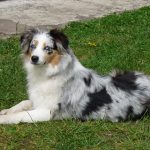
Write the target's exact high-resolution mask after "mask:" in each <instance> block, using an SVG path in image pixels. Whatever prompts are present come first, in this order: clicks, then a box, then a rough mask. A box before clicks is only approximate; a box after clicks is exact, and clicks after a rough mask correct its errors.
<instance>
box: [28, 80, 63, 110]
mask: <svg viewBox="0 0 150 150" xmlns="http://www.w3.org/2000/svg"><path fill="white" fill-rule="evenodd" d="M62 86H63V82H62V81H60V80H45V81H42V82H36V83H35V84H34V85H32V84H30V85H29V90H28V92H29V97H30V100H31V101H32V102H33V106H34V108H41V107H44V108H52V107H56V105H57V104H58V103H59V100H60V96H61V94H62Z"/></svg>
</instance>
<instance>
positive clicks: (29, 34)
mask: <svg viewBox="0 0 150 150" xmlns="http://www.w3.org/2000/svg"><path fill="white" fill-rule="evenodd" d="M37 32H38V30H37V29H29V30H27V31H26V32H25V33H24V34H23V35H22V36H21V37H20V43H21V48H22V50H23V52H24V53H27V52H28V50H29V46H30V43H31V41H32V39H33V36H34V35H35V34H36V33H37Z"/></svg>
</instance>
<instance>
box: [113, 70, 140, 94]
mask: <svg viewBox="0 0 150 150" xmlns="http://www.w3.org/2000/svg"><path fill="white" fill-rule="evenodd" d="M136 79H137V76H136V75H135V73H134V72H126V71H125V72H124V73H117V74H116V76H115V77H112V82H113V84H114V85H115V87H116V88H119V89H121V90H124V91H127V92H131V91H132V90H136V89H137V85H136V83H135V81H136Z"/></svg>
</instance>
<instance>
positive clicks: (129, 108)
mask: <svg viewBox="0 0 150 150" xmlns="http://www.w3.org/2000/svg"><path fill="white" fill-rule="evenodd" d="M133 113H134V111H133V107H132V106H128V108H127V114H126V120H130V119H132V117H133Z"/></svg>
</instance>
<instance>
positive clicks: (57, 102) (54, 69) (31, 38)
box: [0, 29, 150, 124]
mask: <svg viewBox="0 0 150 150" xmlns="http://www.w3.org/2000/svg"><path fill="white" fill-rule="evenodd" d="M20 42H21V48H22V55H23V62H24V68H25V70H26V72H27V82H28V84H27V87H28V95H29V100H24V101H22V102H20V103H19V104H17V105H15V106H13V107H12V108H10V109H5V110H2V111H1V112H0V124H17V123H20V122H28V123H34V122H38V121H49V120H52V119H54V120H56V119H68V118H76V119H80V120H82V121H86V120H90V119H92V120H93V119H103V120H110V121H112V122H118V121H126V120H130V119H137V118H139V117H142V116H143V115H144V114H145V113H147V112H148V111H149V108H150V78H149V77H148V76H146V75H144V74H143V73H139V72H128V71H123V72H114V73H112V74H110V75H108V76H100V75H98V74H96V73H95V72H94V71H92V70H90V69H87V68H85V67H84V66H83V65H82V64H81V63H80V62H79V60H78V59H77V57H76V56H75V55H74V53H73V51H72V49H71V48H70V47H69V41H68V38H67V36H66V35H65V34H64V33H62V32H61V31H59V30H56V29H54V30H51V31H50V32H47V31H41V30H38V29H31V30H28V31H26V32H25V33H24V34H23V35H22V36H21V39H20ZM18 90H19V89H18Z"/></svg>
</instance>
